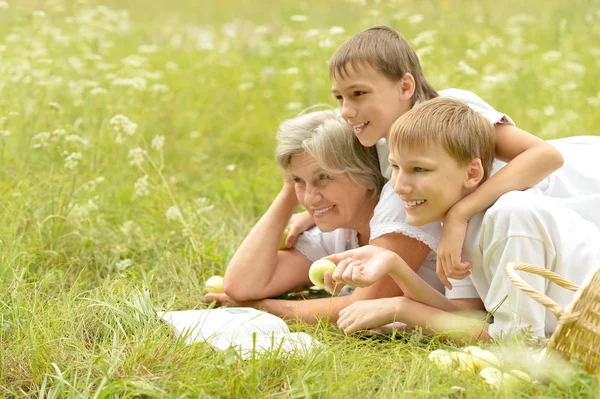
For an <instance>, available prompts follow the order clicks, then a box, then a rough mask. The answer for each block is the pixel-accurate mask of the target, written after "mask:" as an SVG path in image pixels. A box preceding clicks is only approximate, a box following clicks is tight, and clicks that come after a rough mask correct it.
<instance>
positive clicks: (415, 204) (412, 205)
mask: <svg viewBox="0 0 600 399" xmlns="http://www.w3.org/2000/svg"><path fill="white" fill-rule="evenodd" d="M426 202H427V200H424V199H422V200H414V201H406V200H405V201H404V206H405V208H407V209H415V208H418V207H419V206H421V205H423V204H424V203H426Z"/></svg>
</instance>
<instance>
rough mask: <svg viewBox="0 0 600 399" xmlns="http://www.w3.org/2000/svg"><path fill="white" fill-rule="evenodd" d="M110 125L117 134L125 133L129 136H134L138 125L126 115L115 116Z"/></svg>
mask: <svg viewBox="0 0 600 399" xmlns="http://www.w3.org/2000/svg"><path fill="white" fill-rule="evenodd" d="M109 123H110V125H111V126H112V128H113V130H114V131H115V132H117V133H125V134H127V135H128V136H132V135H134V134H135V132H136V130H137V123H134V122H132V121H130V120H129V118H127V117H126V116H125V115H120V114H119V115H115V116H113V117H112V118H111V119H110V122H109Z"/></svg>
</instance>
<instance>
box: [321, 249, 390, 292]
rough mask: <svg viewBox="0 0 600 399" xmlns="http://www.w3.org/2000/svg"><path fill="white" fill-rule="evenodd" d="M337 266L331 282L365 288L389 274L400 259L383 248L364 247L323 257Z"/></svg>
mask: <svg viewBox="0 0 600 399" xmlns="http://www.w3.org/2000/svg"><path fill="white" fill-rule="evenodd" d="M325 259H329V260H330V261H332V262H333V263H335V264H337V267H336V269H335V271H334V272H333V275H332V277H333V280H334V281H336V282H342V283H345V284H348V285H350V286H352V287H367V286H369V285H371V284H373V283H375V282H376V281H378V280H379V279H381V278H382V277H384V276H386V275H387V274H389V273H390V272H391V271H392V269H393V268H394V267H395V266H396V264H397V262H398V260H399V259H400V258H399V257H398V255H397V254H396V253H394V252H392V251H389V250H387V249H385V248H381V247H376V246H374V245H365V246H364V247H360V248H357V249H352V250H350V251H346V252H342V253H339V254H335V255H330V256H327V257H325Z"/></svg>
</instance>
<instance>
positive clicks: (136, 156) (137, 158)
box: [129, 147, 146, 166]
mask: <svg viewBox="0 0 600 399" xmlns="http://www.w3.org/2000/svg"><path fill="white" fill-rule="evenodd" d="M145 155H146V150H143V149H141V148H140V147H136V148H134V149H132V150H129V164H130V165H132V166H141V165H142V162H144V156H145Z"/></svg>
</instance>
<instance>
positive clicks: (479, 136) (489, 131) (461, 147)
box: [388, 97, 496, 183]
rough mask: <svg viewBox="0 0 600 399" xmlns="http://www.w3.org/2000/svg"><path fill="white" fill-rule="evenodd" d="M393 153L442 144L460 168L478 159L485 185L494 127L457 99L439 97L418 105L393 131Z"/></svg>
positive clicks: (492, 157)
mask: <svg viewBox="0 0 600 399" xmlns="http://www.w3.org/2000/svg"><path fill="white" fill-rule="evenodd" d="M388 141H389V145H390V151H392V152H394V151H398V150H399V149H403V150H409V151H410V150H411V149H424V148H427V147H428V146H430V145H432V144H439V145H441V146H442V148H443V149H444V151H446V152H447V153H448V155H450V156H451V157H452V158H453V159H454V160H456V161H457V162H458V163H459V165H465V164H467V163H469V162H470V161H471V160H473V159H475V158H479V159H480V160H481V164H482V165H483V171H484V173H483V179H482V180H481V183H483V182H484V181H485V180H486V179H487V178H488V177H489V173H490V169H491V167H492V163H493V162H494V156H495V145H496V133H495V131H494V126H493V125H492V124H491V123H490V121H488V120H487V119H485V117H484V116H483V115H481V114H480V113H479V112H477V111H474V110H472V109H471V108H469V106H468V105H467V104H466V103H464V102H462V101H460V100H457V99H453V98H448V97H438V98H435V99H433V100H429V101H425V102H423V103H421V104H418V105H416V106H415V107H413V108H412V109H411V110H410V111H408V112H407V113H405V114H404V115H402V116H401V117H400V118H398V119H397V120H396V122H394V124H393V125H392V127H391V128H390V134H389V137H388Z"/></svg>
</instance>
